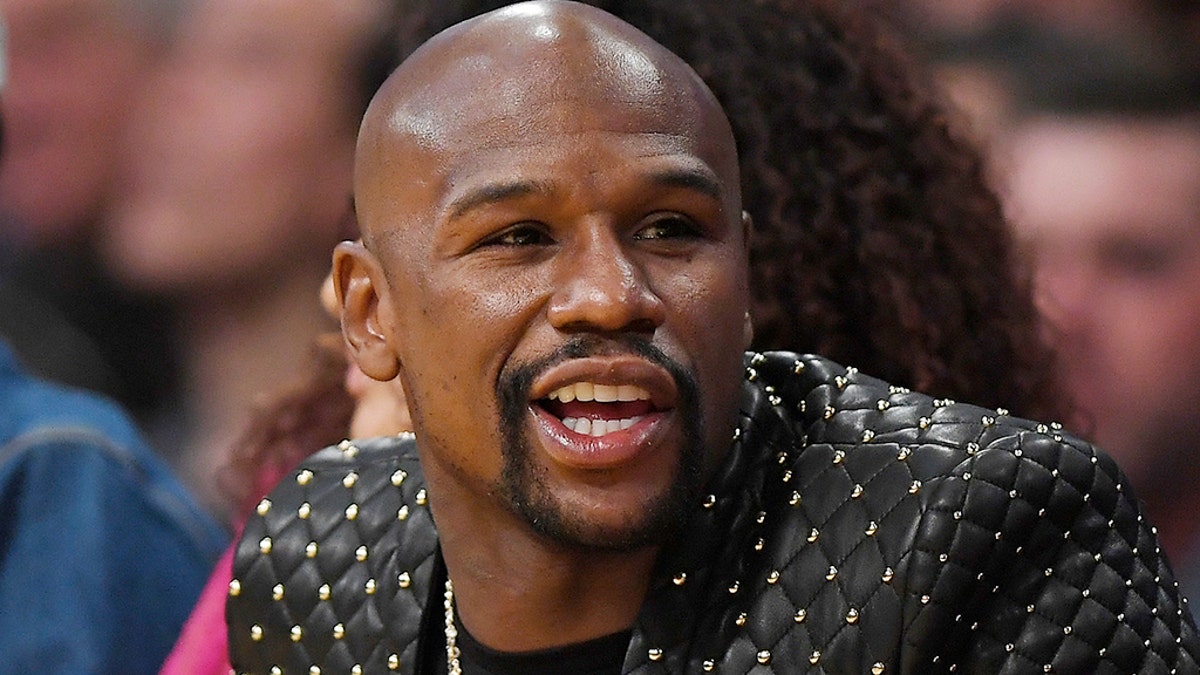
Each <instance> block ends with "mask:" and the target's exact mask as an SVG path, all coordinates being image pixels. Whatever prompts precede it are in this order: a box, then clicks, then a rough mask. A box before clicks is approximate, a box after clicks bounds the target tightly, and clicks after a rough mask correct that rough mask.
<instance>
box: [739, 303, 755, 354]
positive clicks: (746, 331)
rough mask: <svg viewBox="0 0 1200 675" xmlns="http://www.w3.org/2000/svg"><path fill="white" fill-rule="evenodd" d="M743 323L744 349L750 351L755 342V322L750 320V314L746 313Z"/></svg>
mask: <svg viewBox="0 0 1200 675" xmlns="http://www.w3.org/2000/svg"><path fill="white" fill-rule="evenodd" d="M742 321H743V323H742V341H743V343H742V349H743V350H748V349H750V344H751V343H753V342H754V322H753V321H752V320H751V319H750V312H746V316H745V317H744V318H743V319H742Z"/></svg>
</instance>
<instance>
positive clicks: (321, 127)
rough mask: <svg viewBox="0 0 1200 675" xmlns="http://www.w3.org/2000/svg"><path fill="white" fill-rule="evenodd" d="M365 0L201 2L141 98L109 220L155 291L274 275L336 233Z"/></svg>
mask: <svg viewBox="0 0 1200 675" xmlns="http://www.w3.org/2000/svg"><path fill="white" fill-rule="evenodd" d="M372 5H373V2H371V1H368V0H353V1H346V0H315V1H313V2H305V3H293V2H286V1H284V0H203V1H202V2H199V3H197V5H196V7H195V8H194V13H193V14H192V15H191V16H190V17H189V18H188V19H187V21H186V22H185V24H184V30H183V32H182V33H181V34H180V36H179V40H178V43H177V45H176V47H175V49H174V51H173V53H172V54H171V58H170V59H169V60H168V62H167V64H166V68H165V69H164V71H163V73H162V76H161V77H160V78H159V79H158V80H157V81H156V82H155V83H154V86H153V87H151V89H150V92H149V95H148V96H147V98H146V99H145V105H144V106H142V107H141V109H140V114H139V117H138V120H137V122H138V123H137V124H136V125H135V128H136V131H135V133H134V134H133V137H132V139H131V140H132V143H131V148H132V149H131V161H130V162H129V167H128V181H127V185H126V187H125V194H124V199H123V200H122V203H121V204H120V208H119V209H118V213H117V214H116V215H115V216H114V217H113V218H112V222H111V223H110V225H109V227H108V228H107V235H108V237H107V241H106V252H107V254H108V256H109V259H110V260H111V261H112V263H113V264H112V266H113V268H114V269H115V270H116V271H117V272H118V273H119V274H121V275H123V277H124V279H125V280H126V281H127V282H129V283H131V284H132V285H135V286H139V287H143V288H146V289H148V290H151V291H154V292H171V293H173V292H180V293H195V292H197V291H200V290H208V289H211V288H213V287H218V286H221V287H231V286H243V287H245V286H249V285H251V284H258V283H266V282H264V281H263V279H266V278H273V277H280V276H283V275H285V274H287V270H289V269H293V270H294V269H295V267H296V266H297V262H298V261H301V262H302V263H303V265H302V266H303V267H306V268H307V267H310V266H311V265H312V262H311V261H315V260H319V259H321V258H325V257H326V256H328V252H329V249H330V248H332V246H333V245H334V244H335V243H336V242H337V241H338V240H339V239H340V238H341V236H342V235H344V233H343V232H341V231H340V230H339V227H340V226H342V225H343V224H344V221H343V219H344V217H345V216H346V213H347V209H348V206H347V194H348V193H349V191H350V179H351V172H352V169H351V167H352V153H353V142H354V141H353V138H354V128H355V124H356V121H357V120H356V117H355V108H356V106H357V105H358V97H359V92H358V89H357V84H358V78H357V77H356V75H355V73H354V72H352V71H351V67H352V64H353V59H352V56H351V54H352V53H353V49H354V48H355V47H354V46H355V44H356V41H358V40H360V39H361V36H362V34H363V26H365V25H366V24H367V22H368V21H369V20H370V18H371V16H372V14H373V13H374V9H373V7H372Z"/></svg>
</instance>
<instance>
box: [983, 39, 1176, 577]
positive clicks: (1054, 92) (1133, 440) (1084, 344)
mask: <svg viewBox="0 0 1200 675" xmlns="http://www.w3.org/2000/svg"><path fill="white" fill-rule="evenodd" d="M1159 47H1162V52H1161V54H1162V58H1160V59H1157V60H1150V61H1146V62H1144V64H1143V63H1142V62H1140V61H1138V60H1137V59H1134V58H1121V57H1122V55H1123V54H1126V53H1128V52H1122V47H1121V44H1120V42H1119V41H1114V40H1108V41H1107V42H1106V44H1105V50H1106V51H1107V52H1108V53H1109V56H1110V57H1112V59H1110V60H1119V61H1121V62H1122V63H1124V64H1125V65H1124V67H1123V69H1122V70H1120V71H1114V70H1113V69H1111V68H1105V69H1104V70H1103V72H1096V71H1095V70H1094V68H1093V66H1094V65H1095V64H1097V63H1103V61H1100V60H1080V61H1076V62H1072V63H1064V62H1061V61H1060V62H1059V63H1058V64H1057V65H1056V66H1054V67H1055V68H1058V69H1061V70H1062V72H1063V74H1064V75H1069V77H1068V76H1064V77H1062V78H1058V84H1057V86H1055V87H1053V88H1049V87H1047V88H1041V89H1038V90H1036V91H1030V90H1025V91H1021V90H1018V92H1017V95H1018V97H1019V99H1020V100H1021V101H1022V108H1021V116H1020V117H1019V118H1018V119H1017V122H1016V124H1015V126H1014V129H1013V131H1012V133H1011V135H1009V136H1007V137H1006V140H1005V142H1004V145H1003V147H1002V157H1001V161H1002V162H1003V164H1002V166H1003V167H1005V168H1004V170H1005V172H1006V174H1007V178H1006V181H1007V200H1008V204H1009V206H1010V209H1011V214H1012V218H1013V221H1014V223H1015V224H1016V225H1017V226H1018V227H1019V229H1020V231H1021V233H1022V235H1023V236H1024V237H1025V238H1026V239H1027V240H1028V242H1029V247H1030V250H1031V252H1032V253H1033V254H1034V256H1035V258H1036V261H1037V290H1038V297H1039V300H1040V304H1041V306H1042V307H1043V309H1044V311H1045V313H1046V316H1047V317H1048V318H1049V319H1050V322H1051V324H1052V327H1053V338H1054V339H1055V340H1056V342H1057V344H1058V346H1059V349H1060V353H1061V355H1062V365H1063V369H1062V374H1063V380H1064V383H1065V385H1066V386H1067V387H1068V389H1069V392H1070V394H1071V395H1072V397H1073V399H1074V401H1075V404H1076V405H1077V407H1078V409H1079V412H1080V414H1081V415H1082V416H1083V418H1084V419H1083V422H1084V424H1086V425H1088V427H1085V428H1090V429H1092V435H1093V436H1094V438H1095V440H1096V441H1097V443H1098V444H1099V445H1101V447H1104V448H1105V449H1107V450H1108V451H1109V452H1111V453H1112V455H1113V456H1114V458H1116V459H1117V461H1118V462H1119V463H1120V464H1121V466H1122V467H1124V468H1125V470H1126V472H1128V474H1129V477H1130V480H1131V482H1132V483H1133V486H1134V487H1135V488H1136V489H1137V490H1138V494H1139V495H1140V496H1141V497H1142V499H1143V500H1144V501H1145V502H1146V505H1147V513H1148V515H1149V517H1151V518H1152V519H1153V522H1155V523H1156V524H1157V525H1158V527H1159V536H1160V538H1161V540H1162V543H1163V546H1164V548H1165V549H1166V550H1167V552H1168V553H1169V554H1170V556H1171V559H1172V560H1173V562H1174V563H1175V567H1176V571H1177V573H1178V576H1179V578H1180V582H1181V584H1182V585H1183V589H1184V594H1185V596H1188V597H1191V598H1193V599H1196V598H1200V518H1197V517H1196V513H1197V512H1198V511H1200V496H1198V493H1197V492H1196V490H1195V489H1194V486H1195V485H1197V484H1200V414H1198V413H1197V411H1198V410H1200V70H1197V69H1196V68H1195V63H1194V62H1192V61H1190V60H1189V59H1187V58H1184V55H1186V53H1187V52H1186V48H1185V47H1184V46H1181V45H1174V46H1172V45H1170V44H1160V45H1159ZM1135 53H1143V51H1142V49H1141V47H1140V46H1139V48H1138V50H1137V51H1136V52H1135ZM1143 65H1144V66H1146V67H1142V66H1143ZM1150 66H1153V67H1150ZM1114 75H1121V76H1122V77H1115V76H1114ZM1072 82H1073V83H1074V86H1072V85H1071V84H1070V83H1072Z"/></svg>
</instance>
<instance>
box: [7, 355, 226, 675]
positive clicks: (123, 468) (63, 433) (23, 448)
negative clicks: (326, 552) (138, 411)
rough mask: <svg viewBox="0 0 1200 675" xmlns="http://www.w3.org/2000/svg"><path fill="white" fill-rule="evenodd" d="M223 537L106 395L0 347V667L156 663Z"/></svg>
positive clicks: (84, 670) (118, 669) (57, 669)
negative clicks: (33, 374)
mask: <svg viewBox="0 0 1200 675" xmlns="http://www.w3.org/2000/svg"><path fill="white" fill-rule="evenodd" d="M227 541H228V534H227V533H226V532H225V531H224V530H223V529H222V528H221V527H220V526H219V525H218V524H217V523H216V521H215V520H213V519H212V518H211V517H210V516H208V515H207V514H206V513H204V512H203V511H202V510H201V509H200V507H199V506H197V505H196V503H195V502H194V501H193V500H192V498H191V497H190V496H189V495H188V494H187V493H186V492H185V490H184V488H183V486H182V485H181V484H180V483H179V481H178V480H177V479H176V478H175V477H174V476H173V475H172V474H171V473H170V471H169V470H168V469H167V468H166V466H165V465H163V463H162V462H161V461H160V460H159V459H158V458H157V457H155V456H154V455H153V454H152V453H151V451H150V450H149V448H148V447H147V446H146V444H145V443H144V442H143V441H142V439H141V438H140V437H139V435H138V433H137V431H136V430H135V429H134V427H133V425H132V424H131V423H130V422H129V420H128V419H127V418H126V417H125V415H124V414H123V413H122V412H121V411H120V410H119V409H118V408H117V407H116V406H115V405H113V404H111V403H109V402H108V401H105V400H103V399H100V398H98V397H95V396H93V395H90V394H85V393H83V392H79V391H73V390H69V389H65V388H61V387H58V386H54V385H50V384H48V383H45V382H41V381H38V380H35V379H33V378H30V377H28V376H27V375H25V374H24V373H22V372H21V371H20V369H19V368H18V367H17V364H16V362H15V359H14V357H13V355H12V353H11V351H10V350H9V349H8V347H7V346H5V345H4V344H3V343H0V674H3V675H8V674H10V673H12V674H16V673H22V674H24V673H49V674H59V673H62V674H76V673H78V674H80V675H93V674H100V673H111V674H113V675H117V674H120V675H139V674H142V673H156V672H157V671H158V668H159V666H160V665H161V663H162V661H163V660H164V659H165V658H166V655H167V653H168V652H169V651H170V649H171V646H172V645H173V644H174V641H175V638H176V636H177V635H178V633H179V630H180V628H181V627H182V625H183V622H184V620H185V619H186V618H187V616H188V614H189V612H190V611H191V608H192V605H193V604H194V602H195V600H196V597H197V596H198V595H199V593H200V589H201V587H202V586H203V585H204V582H205V580H206V578H207V576H208V573H209V570H210V569H211V568H212V565H213V564H214V563H215V561H216V559H217V558H218V557H219V556H220V554H221V551H222V549H223V547H224V546H225V544H226V543H227Z"/></svg>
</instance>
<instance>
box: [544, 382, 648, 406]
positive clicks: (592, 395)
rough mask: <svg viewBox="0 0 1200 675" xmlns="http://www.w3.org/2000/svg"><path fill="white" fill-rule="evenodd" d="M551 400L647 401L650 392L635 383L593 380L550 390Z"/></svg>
mask: <svg viewBox="0 0 1200 675" xmlns="http://www.w3.org/2000/svg"><path fill="white" fill-rule="evenodd" d="M546 398H549V399H550V400H552V401H562V402H563V403H570V402H571V401H598V402H600V403H612V402H614V401H648V400H650V392H648V391H646V390H645V389H642V388H641V387H639V386H637V385H636V384H621V385H612V384H596V383H594V382H575V383H574V384H568V385H566V386H565V387H560V388H558V389H555V390H554V391H552V392H550V395H549V396H547V397H546Z"/></svg>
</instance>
